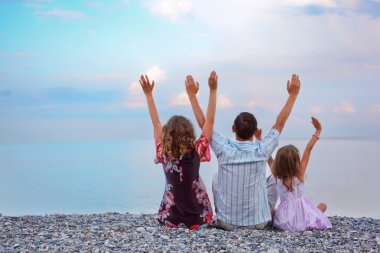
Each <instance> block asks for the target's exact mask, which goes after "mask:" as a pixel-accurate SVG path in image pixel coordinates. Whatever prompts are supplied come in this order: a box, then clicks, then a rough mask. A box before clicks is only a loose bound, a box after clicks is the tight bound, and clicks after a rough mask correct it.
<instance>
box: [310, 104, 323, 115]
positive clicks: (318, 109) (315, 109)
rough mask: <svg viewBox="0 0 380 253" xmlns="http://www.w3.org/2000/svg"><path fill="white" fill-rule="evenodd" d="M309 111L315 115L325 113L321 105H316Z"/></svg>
mask: <svg viewBox="0 0 380 253" xmlns="http://www.w3.org/2000/svg"><path fill="white" fill-rule="evenodd" d="M309 111H310V112H311V113H314V114H321V113H322V112H323V107H322V106H321V105H314V106H313V107H311V108H310V110H309Z"/></svg>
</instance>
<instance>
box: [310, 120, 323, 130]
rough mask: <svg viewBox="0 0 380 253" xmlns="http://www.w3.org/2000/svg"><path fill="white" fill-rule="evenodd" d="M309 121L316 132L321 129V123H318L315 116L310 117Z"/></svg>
mask: <svg viewBox="0 0 380 253" xmlns="http://www.w3.org/2000/svg"><path fill="white" fill-rule="evenodd" d="M311 123H312V124H313V126H314V128H315V130H316V131H317V132H321V131H322V125H321V123H319V121H318V120H317V119H316V118H314V117H311Z"/></svg>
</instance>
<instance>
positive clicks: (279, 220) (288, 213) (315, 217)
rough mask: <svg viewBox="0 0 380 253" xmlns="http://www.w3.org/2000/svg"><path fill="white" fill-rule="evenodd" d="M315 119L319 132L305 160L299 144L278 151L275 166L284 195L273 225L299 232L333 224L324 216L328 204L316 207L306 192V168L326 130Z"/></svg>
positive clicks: (305, 152) (307, 147)
mask: <svg viewBox="0 0 380 253" xmlns="http://www.w3.org/2000/svg"><path fill="white" fill-rule="evenodd" d="M311 119H312V124H313V125H314V127H315V134H313V135H312V137H311V139H310V141H309V142H308V143H307V145H306V148H305V151H304V153H303V155H302V159H300V154H299V151H298V149H297V148H296V147H295V146H293V145H287V146H284V147H282V148H280V149H279V150H278V151H277V154H276V157H275V159H274V161H273V163H272V165H271V169H272V173H273V175H274V176H275V178H276V181H277V191H278V194H279V195H280V205H279V207H278V209H277V210H276V211H275V214H274V217H273V224H274V226H275V227H277V228H279V229H282V230H286V231H291V232H295V231H305V230H308V229H327V228H331V227H332V226H331V223H330V221H329V220H328V219H327V217H326V216H325V215H324V212H325V211H326V208H327V206H326V205H325V204H324V203H320V204H319V205H318V206H317V207H315V206H314V205H313V204H312V203H311V202H310V201H309V200H308V199H307V198H305V197H304V194H303V192H304V179H305V171H306V167H307V164H308V162H309V158H310V153H311V150H312V149H313V146H314V144H315V143H316V142H317V140H318V139H319V135H320V133H321V131H322V127H321V124H320V123H319V121H318V120H317V119H315V118H313V117H312V118H311ZM269 163H270V161H269Z"/></svg>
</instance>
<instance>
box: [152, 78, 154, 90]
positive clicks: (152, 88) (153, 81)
mask: <svg viewBox="0 0 380 253" xmlns="http://www.w3.org/2000/svg"><path fill="white" fill-rule="evenodd" d="M153 88H154V80H153V81H152V89H153Z"/></svg>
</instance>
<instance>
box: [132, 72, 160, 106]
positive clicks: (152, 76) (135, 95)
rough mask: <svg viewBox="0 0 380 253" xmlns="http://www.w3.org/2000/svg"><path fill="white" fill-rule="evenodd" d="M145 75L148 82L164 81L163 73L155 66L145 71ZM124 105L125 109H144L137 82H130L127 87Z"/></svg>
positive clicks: (143, 100) (141, 94)
mask: <svg viewBox="0 0 380 253" xmlns="http://www.w3.org/2000/svg"><path fill="white" fill-rule="evenodd" d="M145 74H146V75H148V77H149V80H150V81H152V80H154V81H155V83H157V82H162V81H164V80H165V79H166V73H165V71H164V70H163V69H161V68H160V67H159V66H158V65H155V66H153V67H151V68H150V69H148V70H147V71H145ZM125 105H126V107H127V108H141V107H145V99H144V96H143V92H142V90H141V85H140V82H139V81H132V83H131V84H130V85H129V88H128V94H127V99H126V102H125Z"/></svg>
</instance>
